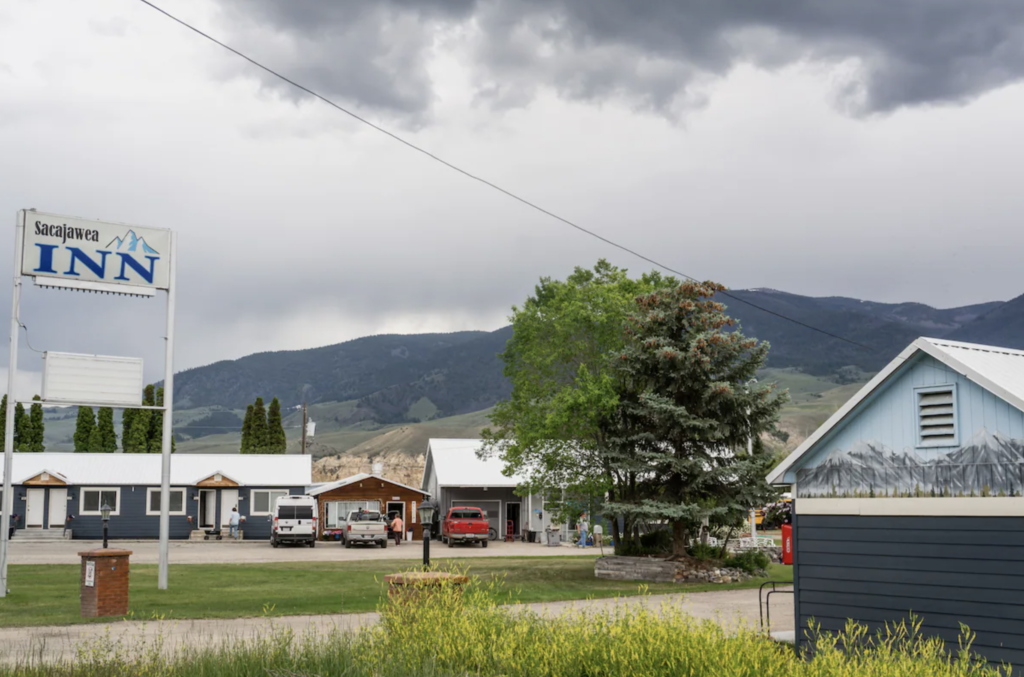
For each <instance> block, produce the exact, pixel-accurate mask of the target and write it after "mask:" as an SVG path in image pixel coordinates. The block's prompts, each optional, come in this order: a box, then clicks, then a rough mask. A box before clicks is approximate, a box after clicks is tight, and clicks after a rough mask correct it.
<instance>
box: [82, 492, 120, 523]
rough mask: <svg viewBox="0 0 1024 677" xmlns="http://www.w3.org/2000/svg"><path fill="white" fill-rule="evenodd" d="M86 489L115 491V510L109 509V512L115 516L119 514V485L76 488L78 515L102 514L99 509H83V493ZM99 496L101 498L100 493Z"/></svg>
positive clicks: (101, 505)
mask: <svg viewBox="0 0 1024 677" xmlns="http://www.w3.org/2000/svg"><path fill="white" fill-rule="evenodd" d="M88 491H113V492H116V493H117V498H116V499H115V500H116V501H117V509H116V510H111V511H110V514H111V515H115V516H116V515H120V514H121V487H82V488H81V489H79V490H78V514H79V515H102V514H103V513H102V512H101V511H99V510H86V509H85V494H86V492H88ZM100 498H101V499H102V498H103V495H102V494H101V495H100ZM100 507H103V504H102V503H100Z"/></svg>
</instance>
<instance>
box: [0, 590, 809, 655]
mask: <svg viewBox="0 0 1024 677" xmlns="http://www.w3.org/2000/svg"><path fill="white" fill-rule="evenodd" d="M781 589H784V588H781V587H780V590H781ZM785 589H789V588H785ZM779 598H781V599H779ZM645 603H646V604H649V605H650V606H651V607H653V608H658V607H659V606H661V605H663V604H664V605H668V606H671V607H677V608H680V609H681V610H683V611H685V612H686V613H688V614H690V615H691V616H693V617H695V618H700V619H708V620H715V621H717V622H719V623H721V624H722V625H723V626H725V627H737V625H740V624H742V625H745V626H747V627H750V628H755V629H756V628H757V627H758V598H757V590H756V589H755V590H723V591H713V592H697V593H690V594H679V595H653V596H650V597H647V598H646V599H645V598H640V597H620V598H617V599H603V600H587V601H576V602H549V603H544V604H530V605H526V606H527V608H529V609H531V610H533V611H536V612H538V613H540V614H543V615H546V616H556V615H559V614H561V613H564V612H566V611H569V610H573V609H580V610H587V609H612V608H615V607H624V606H634V605H639V604H645ZM771 615H772V628H771V629H772V630H773V631H787V630H793V604H792V598H791V597H789V596H788V595H779V596H776V599H773V601H772V614H771ZM377 619H378V616H377V614H375V613H364V614H337V615H325V616H278V617H274V618H239V619H231V620H224V619H214V620H192V621H149V622H125V621H120V622H117V623H104V624H93V625H67V626H44V627H30V628H6V629H0V650H2V653H0V660H4V661H7V662H26V661H32V662H36V661H40V660H43V661H47V662H52V661H58V660H72V659H74V658H75V655H76V650H77V648H78V647H82V646H86V645H88V644H89V643H91V642H95V641H97V640H101V639H104V638H106V640H108V641H117V642H120V643H121V644H122V646H125V647H126V648H127V647H142V646H147V645H148V646H153V645H154V643H155V642H156V640H157V639H158V638H159V639H160V640H161V641H162V646H163V649H164V650H165V651H168V652H173V651H174V650H175V649H176V648H180V647H184V646H189V647H207V646H217V645H220V644H223V643H226V642H229V641H231V640H235V641H237V640H239V639H245V638H252V637H255V636H259V635H261V634H266V633H269V632H272V631H273V630H274V629H275V628H287V629H290V630H292V631H293V632H295V633H296V634H297V635H301V634H302V633H305V632H309V631H312V632H318V633H328V632H331V631H332V630H334V629H340V630H357V629H359V628H363V627H366V626H368V625H371V624H373V623H376V622H377Z"/></svg>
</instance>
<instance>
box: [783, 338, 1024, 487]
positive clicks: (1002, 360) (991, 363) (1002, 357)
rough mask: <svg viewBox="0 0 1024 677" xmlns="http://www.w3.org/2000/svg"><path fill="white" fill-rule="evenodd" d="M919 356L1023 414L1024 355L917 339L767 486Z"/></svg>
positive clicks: (807, 443)
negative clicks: (985, 391)
mask: <svg viewBox="0 0 1024 677" xmlns="http://www.w3.org/2000/svg"><path fill="white" fill-rule="evenodd" d="M918 353H923V354H926V355H931V356H932V357H933V358H935V359H936V360H938V361H939V362H942V363H943V364H944V365H946V366H947V367H949V368H950V369H952V370H953V371H955V372H957V373H958V374H961V375H962V376H964V377H965V378H967V379H968V380H970V381H972V382H973V383H977V384H978V385H979V386H981V387H982V388H984V389H985V390H988V391H989V392H990V393H992V394H993V395H995V396H996V397H999V398H1001V399H1003V400H1005V401H1007V402H1009V403H1010V404H1011V405H1013V406H1014V407H1016V408H1017V409H1019V410H1021V411H1024V351H1021V350H1012V349H1010V348H997V347H995V346H986V345H981V344H977V343H960V342H958V341H946V340H944V339H933V338H919V339H917V340H916V341H914V342H913V343H911V344H910V345H909V346H908V347H907V348H906V350H904V351H903V352H902V353H900V354H899V355H898V356H897V357H896V359H894V360H893V361H892V362H890V363H889V364H888V365H886V367H885V368H884V369H883V370H882V371H880V372H878V374H877V375H876V376H875V377H874V378H873V379H871V380H870V381H869V382H868V383H867V385H865V386H864V387H863V388H861V389H860V390H859V391H858V392H857V394H856V395H854V396H853V397H852V398H850V401H849V402H847V403H846V404H844V405H843V406H842V407H841V408H840V409H839V411H837V412H836V413H835V414H833V415H832V417H831V418H829V419H828V420H827V421H825V423H823V424H822V426H821V427H820V428H818V429H817V430H816V431H815V432H814V434H813V435H811V436H810V437H808V438H807V439H806V440H804V443H803V444H801V445H800V446H799V447H798V448H797V449H796V451H794V452H793V453H792V454H790V455H789V457H788V458H786V460H785V461H783V462H782V463H781V464H780V465H779V466H778V467H777V468H775V469H774V470H772V471H771V472H770V473H769V474H768V482H769V483H783V477H784V475H785V474H786V472H787V471H788V470H789V469H790V468H792V467H793V466H794V465H796V463H797V461H799V460H800V458H801V457H802V456H803V455H804V454H806V453H807V452H808V451H809V450H810V449H811V448H812V447H813V446H814V445H815V444H817V443H818V442H819V441H821V439H822V438H824V437H825V436H826V435H827V434H828V433H829V432H830V431H831V430H832V429H833V428H835V427H836V426H837V425H839V424H840V423H841V422H843V421H844V420H845V419H846V418H847V417H848V416H849V415H850V414H851V413H852V412H853V410H854V409H856V408H857V405H858V404H860V403H861V402H862V401H864V399H866V398H867V397H868V396H869V395H871V393H873V392H874V391H875V390H877V389H878V388H879V387H881V386H882V385H883V384H884V383H885V382H886V381H887V380H888V379H889V378H890V377H891V376H892V375H893V374H895V373H896V372H897V371H898V370H899V368H900V367H902V366H903V365H904V364H907V363H908V362H909V361H910V359H911V358H913V357H914V356H915V355H917V354H918Z"/></svg>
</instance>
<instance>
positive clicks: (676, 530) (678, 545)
mask: <svg viewBox="0 0 1024 677" xmlns="http://www.w3.org/2000/svg"><path fill="white" fill-rule="evenodd" d="M689 536H690V533H689V530H688V529H687V528H686V522H673V523H672V556H673V557H685V556H686V546H687V544H688V541H689V540H690V538H689Z"/></svg>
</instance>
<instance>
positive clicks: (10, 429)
mask: <svg viewBox="0 0 1024 677" xmlns="http://www.w3.org/2000/svg"><path fill="white" fill-rule="evenodd" d="M24 238H25V212H18V218H17V221H16V223H15V226H14V298H13V300H12V301H11V344H10V355H9V356H8V364H7V421H6V426H5V427H4V492H3V501H0V502H2V503H3V506H2V508H0V516H2V520H3V525H2V528H0V597H6V596H7V546H8V537H9V535H10V528H11V524H12V523H11V512H12V511H13V509H14V496H13V495H12V492H13V487H12V486H11V484H12V482H11V472H13V468H12V466H13V465H14V402H15V399H16V398H15V396H14V378H15V374H16V372H17V371H18V331H19V330H20V329H21V327H20V325H19V323H18V306H19V304H20V302H21V249H22V243H23V242H24Z"/></svg>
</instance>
